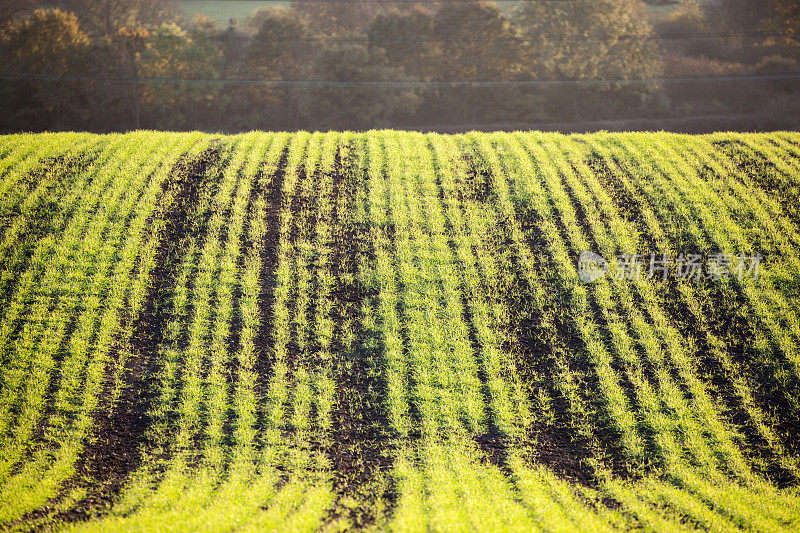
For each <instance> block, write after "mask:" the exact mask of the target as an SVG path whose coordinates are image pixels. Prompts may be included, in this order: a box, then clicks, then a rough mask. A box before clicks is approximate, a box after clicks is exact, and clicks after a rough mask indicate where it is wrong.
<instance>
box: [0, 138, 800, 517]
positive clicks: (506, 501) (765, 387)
mask: <svg viewBox="0 0 800 533" xmlns="http://www.w3.org/2000/svg"><path fill="white" fill-rule="evenodd" d="M799 207H800V134H797V133H773V134H757V135H756V134H753V135H743V134H715V135H709V136H682V135H672V134H664V133H629V134H608V133H598V134H591V135H573V136H563V135H558V134H542V133H491V134H486V133H472V134H465V135H453V136H448V135H437V134H429V135H424V134H418V133H407V132H395V131H371V132H367V133H355V132H344V133H338V132H329V133H308V132H299V133H249V134H244V135H237V136H214V135H207V134H201V133H186V134H176V133H161V132H152V131H141V132H135V133H129V134H124V135H123V134H120V135H90V134H75V133H58V134H56V133H53V134H39V135H10V136H2V137H0V450H2V452H1V453H0V528H5V529H7V530H10V531H17V530H23V531H27V530H38V529H50V528H53V529H58V530H61V529H65V530H70V531H74V530H85V531H137V530H140V531H161V530H163V531H167V530H169V531H200V530H209V531H227V530H244V531H268V530H280V531H305V530H309V531H311V530H325V531H335V530H344V529H378V530H398V531H421V530H436V531H466V530H481V531H493V532H494V531H536V530H543V531H575V530H584V531H611V530H628V529H643V530H646V531H676V530H683V529H686V530H706V531H710V530H713V531H735V530H750V531H770V532H773V531H797V530H798V528H800V491H798V474H799V473H800V441H798V439H797V432H798V428H800V367H799V366H798V365H800V320H799V319H798V316H800V211H799V210H798V208H799ZM586 252H591V253H586Z"/></svg>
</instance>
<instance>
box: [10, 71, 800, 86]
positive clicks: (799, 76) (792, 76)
mask: <svg viewBox="0 0 800 533" xmlns="http://www.w3.org/2000/svg"><path fill="white" fill-rule="evenodd" d="M0 79H7V80H37V81H105V82H125V83H168V84H187V85H261V86H268V87H405V88H424V87H560V86H570V85H575V86H577V85H609V84H610V85H642V84H649V83H684V82H687V83H689V82H739V81H778V80H800V73H784V74H762V75H743V76H688V77H672V78H670V77H651V78H634V79H621V78H596V79H587V80H527V81H522V80H518V81H514V80H509V81H500V80H494V81H492V80H485V81H411V80H387V81H377V80H364V81H356V80H353V81H337V80H254V79H200V78H197V79H193V78H169V77H141V78H135V77H132V76H88V75H78V74H63V75H62V74H13V73H0Z"/></svg>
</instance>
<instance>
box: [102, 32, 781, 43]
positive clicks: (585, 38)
mask: <svg viewBox="0 0 800 533" xmlns="http://www.w3.org/2000/svg"><path fill="white" fill-rule="evenodd" d="M788 35H789V34H787V33H778V32H763V31H752V32H697V33H651V34H632V33H631V34H623V35H554V34H550V35H547V34H545V35H534V36H520V37H502V38H496V39H493V38H482V37H438V36H435V35H424V36H422V35H419V36H418V35H408V36H406V35H374V36H370V35H357V36H349V37H345V36H336V35H320V36H308V37H291V38H279V37H276V38H269V37H259V36H258V35H242V34H234V35H225V34H221V35H215V36H214V37H215V38H219V39H241V40H253V39H258V40H260V41H265V42H304V41H345V42H360V41H373V40H374V41H422V42H428V41H434V42H481V41H486V42H503V41H507V42H523V41H529V40H539V39H546V40H551V41H602V40H627V39H700V38H717V37H727V38H730V37H754V38H757V37H786V36H788ZM98 37H99V36H98Z"/></svg>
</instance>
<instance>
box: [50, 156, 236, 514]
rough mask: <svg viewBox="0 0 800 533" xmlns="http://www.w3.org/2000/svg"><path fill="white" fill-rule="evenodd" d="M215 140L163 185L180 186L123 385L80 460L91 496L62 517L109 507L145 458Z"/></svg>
mask: <svg viewBox="0 0 800 533" xmlns="http://www.w3.org/2000/svg"><path fill="white" fill-rule="evenodd" d="M214 144H215V146H213V147H211V148H208V149H206V150H205V151H204V152H203V153H202V154H200V155H199V156H197V157H195V158H192V159H186V158H183V159H181V160H180V161H179V162H178V163H177V164H176V165H175V166H174V167H173V168H172V170H171V171H170V174H169V176H168V178H167V180H165V183H164V191H165V192H166V191H167V190H168V189H170V188H175V189H176V191H175V195H174V198H173V200H172V202H171V203H170V204H169V205H167V206H164V210H163V212H162V214H161V216H162V217H163V219H164V221H165V226H164V231H163V233H162V234H161V236H160V237H159V244H158V246H157V248H156V261H155V266H154V268H153V270H152V272H151V274H150V280H151V282H150V284H149V286H148V291H147V295H146V297H145V299H144V302H143V304H142V308H141V310H140V311H139V313H138V315H137V316H136V318H135V320H134V322H133V324H132V325H131V329H132V333H131V337H130V340H129V346H130V356H129V358H128V359H127V361H126V362H125V366H124V368H123V371H122V375H121V380H122V383H123V387H122V391H121V394H120V396H119V398H118V399H117V401H116V403H115V404H114V405H113V406H111V407H110V408H107V410H106V411H105V412H101V413H99V415H98V418H97V420H96V423H95V426H94V430H93V433H92V438H91V440H90V443H89V444H88V445H87V446H86V448H84V450H83V452H82V453H81V455H80V458H79V460H78V463H77V466H76V471H77V472H76V475H75V477H74V478H75V479H76V480H86V479H88V480H91V484H90V486H89V487H87V496H86V497H84V498H83V499H81V500H80V501H78V502H77V503H76V504H75V505H73V506H72V508H70V509H69V510H68V511H66V512H64V513H61V514H60V515H59V516H58V518H59V519H61V520H64V521H77V520H83V519H88V518H91V517H92V516H93V515H94V514H96V513H98V512H103V511H105V510H108V508H110V506H111V505H112V504H113V502H114V501H115V499H116V497H117V496H118V494H119V493H120V491H121V490H122V488H123V486H124V484H125V483H126V482H127V481H128V477H129V475H130V473H131V472H133V471H134V470H135V469H136V468H137V467H138V466H139V464H140V463H141V452H142V448H143V446H145V445H146V443H147V441H146V438H147V437H146V435H147V432H146V430H147V428H148V425H149V416H148V412H149V410H150V405H151V402H152V400H153V398H154V395H155V391H154V388H153V387H152V383H151V382H152V379H153V378H154V376H155V375H156V374H157V372H158V351H159V346H160V344H161V342H162V340H163V338H164V333H165V329H166V327H167V324H168V323H169V319H170V314H171V310H172V309H171V302H172V297H173V293H174V290H175V281H176V274H177V268H178V264H179V262H180V257H181V252H182V249H181V248H182V247H181V243H182V242H184V241H185V240H186V239H187V238H188V237H189V235H188V233H189V231H190V219H191V217H192V215H193V214H194V211H195V208H196V206H197V204H198V202H199V200H200V195H201V192H202V190H203V188H204V187H205V184H206V180H207V179H208V178H209V175H208V174H209V172H208V171H209V169H211V168H212V167H214V166H216V165H217V164H219V162H220V160H221V151H220V149H219V147H218V146H216V143H214ZM112 386H113V383H112V380H108V381H107V382H106V386H105V390H104V391H103V393H104V397H107V396H108V395H109V394H110V393H111V387H112ZM78 483H80V482H78Z"/></svg>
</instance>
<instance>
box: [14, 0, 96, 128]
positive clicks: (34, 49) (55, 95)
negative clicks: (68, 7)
mask: <svg viewBox="0 0 800 533" xmlns="http://www.w3.org/2000/svg"><path fill="white" fill-rule="evenodd" d="M0 40H1V41H2V63H3V71H4V72H5V73H6V74H10V75H16V76H19V78H13V79H6V80H4V81H3V83H2V98H0V100H2V102H1V103H0V105H2V106H4V107H6V109H5V110H4V111H5V113H8V114H9V115H8V116H14V117H16V120H19V121H22V123H25V124H29V125H35V127H38V128H41V127H52V128H65V127H67V126H68V125H71V126H72V127H74V125H75V124H81V123H83V113H84V111H85V109H86V108H87V107H88V106H89V105H90V102H89V101H88V100H89V95H88V94H87V89H86V87H87V86H86V83H85V82H82V81H81V80H80V79H78V78H79V77H80V76H85V75H86V74H88V73H89V72H90V69H91V64H90V62H89V57H90V54H89V51H90V49H91V42H90V39H89V37H88V35H87V34H86V33H85V32H84V31H83V30H81V28H80V25H79V24H78V19H77V17H76V16H75V15H74V14H72V13H66V12H64V11H61V10H60V9H52V10H44V9H39V10H36V11H34V12H33V13H32V14H31V15H30V16H28V17H25V18H23V19H20V20H16V21H13V22H11V23H9V24H7V25H6V26H5V27H4V28H3V29H2V33H0Z"/></svg>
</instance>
